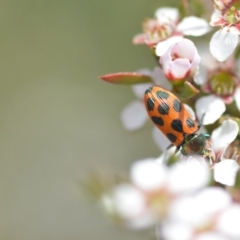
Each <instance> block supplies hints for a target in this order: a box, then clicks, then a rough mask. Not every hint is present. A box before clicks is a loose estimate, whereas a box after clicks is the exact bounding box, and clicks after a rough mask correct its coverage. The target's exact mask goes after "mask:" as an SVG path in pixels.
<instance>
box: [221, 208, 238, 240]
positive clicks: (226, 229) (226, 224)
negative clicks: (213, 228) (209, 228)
mask: <svg viewBox="0 0 240 240" xmlns="http://www.w3.org/2000/svg"><path fill="white" fill-rule="evenodd" d="M239 223H240V206H239V205H238V204H233V205H232V206H231V207H230V208H228V209H227V210H226V211H224V212H223V213H222V214H221V215H220V216H219V219H218V221H217V228H218V230H219V231H221V232H223V233H224V234H226V235H228V236H230V237H232V238H234V239H240V227H239Z"/></svg>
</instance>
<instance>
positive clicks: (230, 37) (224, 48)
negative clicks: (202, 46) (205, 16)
mask: <svg viewBox="0 0 240 240" xmlns="http://www.w3.org/2000/svg"><path fill="white" fill-rule="evenodd" d="M231 11H232V9H223V10H222V11H221V10H219V9H215V11H214V12H213V14H212V16H211V21H210V25H211V26H221V28H222V29H220V30H218V31H217V32H215V33H214V34H213V36H212V38H211V41H210V52H211V54H212V55H213V56H214V57H215V58H216V59H217V60H218V61H219V62H223V61H225V60H226V59H227V58H228V57H229V56H230V55H231V54H232V53H233V51H234V50H235V48H236V47H237V45H238V41H239V34H240V30H239V27H238V25H239V23H240V20H239V19H240V18H239V16H240V11H237V10H235V9H233V11H232V12H231Z"/></svg>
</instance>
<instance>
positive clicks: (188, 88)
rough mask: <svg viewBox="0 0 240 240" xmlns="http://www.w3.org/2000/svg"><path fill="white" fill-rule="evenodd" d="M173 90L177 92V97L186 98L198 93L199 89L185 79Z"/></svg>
mask: <svg viewBox="0 0 240 240" xmlns="http://www.w3.org/2000/svg"><path fill="white" fill-rule="evenodd" d="M175 91H176V92H177V95H178V97H180V98H186V99H187V98H191V97H193V96H195V95H196V94H198V93H199V90H198V89H197V88H196V87H194V86H193V85H192V84H191V83H190V82H187V81H185V82H184V83H183V85H181V86H179V87H178V89H175Z"/></svg>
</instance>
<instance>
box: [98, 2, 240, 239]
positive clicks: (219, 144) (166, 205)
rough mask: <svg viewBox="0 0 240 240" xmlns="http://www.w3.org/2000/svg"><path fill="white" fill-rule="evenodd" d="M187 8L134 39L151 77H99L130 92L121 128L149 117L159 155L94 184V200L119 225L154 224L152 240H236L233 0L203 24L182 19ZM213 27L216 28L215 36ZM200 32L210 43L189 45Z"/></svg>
mask: <svg viewBox="0 0 240 240" xmlns="http://www.w3.org/2000/svg"><path fill="white" fill-rule="evenodd" d="M198 3H199V2H198ZM194 4H196V2H195V1H182V8H181V11H180V10H179V9H177V8H170V7H163V8H159V9H157V10H156V12H155V16H154V18H148V19H146V20H145V21H144V22H143V32H142V33H140V34H138V35H136V36H135V37H134V38H133V43H134V44H142V45H145V46H147V47H148V48H149V49H150V51H151V52H152V53H154V57H155V58H156V59H157V65H156V67H155V68H154V69H153V70H149V69H140V70H138V71H136V72H118V73H111V74H106V75H103V76H101V77H100V78H101V79H102V80H105V81H107V82H110V83H114V84H128V85H131V87H132V90H133V92H134V94H135V96H136V98H137V99H136V100H134V101H133V102H131V103H130V104H129V105H127V106H126V107H125V108H124V109H123V111H122V113H121V120H122V122H123V125H124V127H125V129H127V130H129V131H134V130H137V129H140V128H143V127H144V126H145V124H146V122H147V121H148V120H149V119H151V120H152V121H153V123H154V124H155V125H154V127H153V132H152V136H153V140H154V142H155V143H156V145H157V146H158V147H159V149H160V152H161V154H160V155H159V156H157V157H156V158H148V159H142V160H138V161H136V162H135V163H134V164H133V165H132V167H131V170H130V174H129V176H128V178H127V179H124V180H123V179H122V180H121V179H120V180H119V181H116V182H114V184H111V185H110V186H109V185H107V186H106V184H105V183H104V181H101V179H98V180H97V181H96V182H98V191H97V192H98V198H99V200H100V202H101V205H102V206H103V208H104V209H105V210H106V212H107V213H108V214H109V216H111V217H112V218H113V219H114V220H115V221H116V222H117V223H119V224H121V225H124V226H126V227H128V228H132V229H143V228H147V227H153V226H155V229H156V238H157V239H159V240H160V239H163V240H207V239H211V240H225V239H226V240H237V239H240V166H239V164H240V136H239V126H240V72H239V69H238V64H239V60H238V57H239V52H238V47H239V39H238V38H239V34H240V3H239V1H237V0H227V1H226V0H214V1H213V6H212V9H210V10H209V12H206V13H209V16H210V17H209V19H205V18H200V17H199V15H198V16H195V14H194V11H193V12H192V14H189V13H190V10H191V9H194V7H196V6H195V5H194ZM202 4H203V3H202ZM183 10H184V11H183ZM186 13H188V14H186ZM198 14H199V13H198ZM207 15H208V14H203V13H202V16H207ZM212 27H220V29H217V30H216V32H215V33H213V34H212V31H214V29H215V28H212ZM205 34H208V36H210V38H211V39H210V42H209V43H207V42H206V40H205V39H204V38H202V41H199V40H198V41H197V43H194V41H193V40H190V39H189V38H187V37H188V36H192V37H195V38H194V39H196V37H197V38H198V39H201V37H202V36H203V35H205ZM210 34H212V35H210ZM191 39H193V38H191ZM198 131H199V132H200V133H199V132H198ZM99 183H102V184H99Z"/></svg>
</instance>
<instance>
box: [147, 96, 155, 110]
mask: <svg viewBox="0 0 240 240" xmlns="http://www.w3.org/2000/svg"><path fill="white" fill-rule="evenodd" d="M146 105H147V110H148V111H152V110H153V109H154V99H152V98H148V99H147V101H146Z"/></svg>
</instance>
